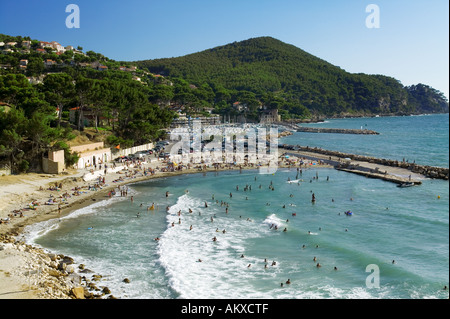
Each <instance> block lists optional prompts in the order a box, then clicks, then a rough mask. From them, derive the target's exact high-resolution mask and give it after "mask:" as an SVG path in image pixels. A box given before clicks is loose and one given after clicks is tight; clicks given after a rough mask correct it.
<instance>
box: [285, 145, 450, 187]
mask: <svg viewBox="0 0 450 319" xmlns="http://www.w3.org/2000/svg"><path fill="white" fill-rule="evenodd" d="M279 147H280V148H282V149H286V150H294V151H303V152H311V153H317V154H321V155H326V156H330V157H331V156H333V157H338V158H341V159H345V158H349V159H351V160H354V161H361V162H368V163H375V164H379V165H385V166H391V167H399V168H404V169H408V170H410V171H411V172H413V173H417V174H421V175H423V176H425V177H428V178H435V179H443V180H448V179H449V169H448V168H444V167H436V166H428V165H418V164H415V163H408V162H403V161H396V160H389V159H383V158H376V157H371V156H363V155H355V154H350V153H342V152H338V151H330V150H325V149H322V148H318V147H313V148H312V147H309V146H300V145H288V144H283V145H280V146H279Z"/></svg>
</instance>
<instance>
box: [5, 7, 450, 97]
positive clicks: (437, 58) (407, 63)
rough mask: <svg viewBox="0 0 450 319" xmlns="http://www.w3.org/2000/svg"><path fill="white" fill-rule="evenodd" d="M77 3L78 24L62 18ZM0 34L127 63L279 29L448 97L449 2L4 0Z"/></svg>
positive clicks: (308, 45)
mask: <svg viewBox="0 0 450 319" xmlns="http://www.w3.org/2000/svg"><path fill="white" fill-rule="evenodd" d="M71 3H73V4H76V5H78V6H79V8H80V28H78V29H75V28H72V29H69V28H67V27H66V24H65V21H66V17H67V16H68V15H69V13H66V12H65V9H66V6H67V5H68V4H71ZM369 4H376V5H377V6H378V7H379V8H380V28H372V29H369V28H367V27H366V17H367V16H368V15H369V14H370V13H366V6H367V5H369ZM0 33H4V34H9V35H22V36H30V37H31V38H32V39H38V40H42V41H58V42H60V43H61V44H62V45H69V44H70V45H74V46H78V45H79V46H82V47H83V49H84V51H89V50H92V51H95V52H99V53H102V54H104V55H105V56H108V57H109V58H112V59H115V60H123V61H135V60H143V59H155V58H164V57H175V56H182V55H185V54H189V53H194V52H199V51H202V50H206V49H209V48H212V47H215V46H219V45H224V44H228V43H231V42H234V41H241V40H245V39H249V38H253V37H259V36H272V37H274V38H277V39H279V40H281V41H283V42H286V43H289V44H293V45H295V46H297V47H299V48H301V49H303V50H305V51H307V52H309V53H311V54H313V55H315V56H317V57H319V58H321V59H324V60H326V61H328V62H330V63H332V64H335V65H338V66H340V67H341V68H343V69H344V70H346V71H348V72H352V73H359V72H362V73H368V74H384V75H388V76H392V77H395V78H396V79H398V80H400V81H401V82H402V84H403V85H411V84H417V83H424V84H428V85H431V86H433V87H434V88H436V89H438V90H440V91H442V92H444V94H445V95H446V96H447V97H449V3H448V1H447V0H367V1H365V0H333V1H331V0H328V1H325V0H310V1H306V0H305V1H304V0H276V1H275V0H240V1H237V0H228V1H227V0H159V1H154V0H126V1H125V0H121V1H118V0H90V1H88V0H67V1H65V0H39V1H36V0H28V1H25V0H1V2H0Z"/></svg>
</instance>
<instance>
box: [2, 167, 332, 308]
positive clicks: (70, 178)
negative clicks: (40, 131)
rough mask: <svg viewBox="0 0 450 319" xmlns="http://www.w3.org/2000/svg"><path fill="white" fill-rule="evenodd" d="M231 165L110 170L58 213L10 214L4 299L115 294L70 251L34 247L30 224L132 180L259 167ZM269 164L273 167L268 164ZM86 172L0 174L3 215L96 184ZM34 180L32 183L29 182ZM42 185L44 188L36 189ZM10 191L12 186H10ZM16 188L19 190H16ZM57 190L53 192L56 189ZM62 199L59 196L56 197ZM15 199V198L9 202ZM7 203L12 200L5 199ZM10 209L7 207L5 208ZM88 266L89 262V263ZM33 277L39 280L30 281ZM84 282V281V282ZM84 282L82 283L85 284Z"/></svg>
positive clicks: (43, 208)
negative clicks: (57, 185)
mask: <svg viewBox="0 0 450 319" xmlns="http://www.w3.org/2000/svg"><path fill="white" fill-rule="evenodd" d="M308 161H310V162H311V163H312V162H316V163H318V164H319V165H315V166H314V168H319V167H330V168H331V167H332V166H329V165H326V164H324V163H321V161H320V159H317V160H315V161H312V160H308ZM161 164H163V162H160V161H159V160H158V161H156V162H150V163H147V165H145V166H144V168H147V169H148V168H153V169H154V168H156V167H159V166H161ZM223 165H224V166H225V167H221V168H217V169H216V168H214V167H209V168H206V166H205V167H204V168H201V169H200V168H199V167H198V166H196V167H195V168H189V169H188V168H186V169H183V170H179V171H178V170H176V171H168V172H164V171H158V172H156V173H155V174H148V175H144V174H143V173H142V170H141V169H136V168H128V169H127V171H126V172H130V171H131V172H134V174H133V175H131V176H128V173H113V174H111V173H107V174H106V175H105V186H104V187H102V188H101V189H98V190H95V191H92V190H90V191H89V190H88V191H87V192H86V191H83V192H82V193H81V194H80V196H71V197H70V202H69V203H68V204H66V205H64V206H61V209H60V212H59V213H58V205H40V206H37V209H36V210H34V211H33V210H25V211H24V212H23V217H20V216H17V217H10V218H9V222H8V223H1V224H0V299H10V298H11V299H85V298H104V297H105V296H106V298H112V299H114V298H115V297H114V296H113V293H114V292H112V293H111V292H110V291H109V289H108V288H107V287H103V290H102V289H100V288H98V287H97V285H98V286H99V285H100V284H101V274H91V278H90V279H88V278H87V277H86V276H85V275H84V273H83V269H79V270H78V272H79V273H77V270H76V269H74V265H75V262H74V261H73V259H72V258H71V257H69V256H63V255H57V254H55V253H50V252H48V251H46V250H45V249H43V248H40V247H34V246H32V245H29V244H27V243H25V242H24V236H25V234H24V231H25V228H26V227H27V226H30V225H33V224H37V223H40V222H45V221H49V220H52V219H57V218H61V217H65V216H68V215H70V214H71V213H72V212H74V211H77V210H79V209H81V208H84V207H87V206H90V205H92V204H94V203H95V202H98V201H103V200H107V199H109V195H108V193H109V192H110V191H113V190H116V189H117V188H118V187H122V186H124V185H128V184H135V183H139V182H145V181H148V180H151V179H155V178H166V177H173V176H178V175H185V174H198V173H210V172H224V171H238V170H250V169H256V170H257V169H259V168H260V167H257V166H247V165H246V166H241V167H240V166H234V165H225V164H223ZM262 167H267V166H262ZM289 167H291V168H292V167H298V165H292V163H291V162H290V161H287V162H286V160H285V162H283V161H280V163H279V165H278V166H277V168H289ZM83 173H84V170H83V171H81V172H80V171H78V172H71V174H70V175H62V176H61V175H60V176H48V174H27V176H20V175H18V176H7V177H6V178H5V177H0V191H2V190H3V192H1V195H0V196H1V197H0V202H3V204H2V205H1V206H0V209H1V210H0V219H4V218H5V216H7V215H6V214H8V215H11V213H10V212H11V211H12V210H14V209H18V208H22V207H25V206H26V205H27V203H30V201H32V200H35V201H38V202H42V201H45V200H46V199H47V198H48V197H49V192H54V193H55V192H56V193H55V195H60V194H63V192H66V193H67V192H72V191H73V189H74V188H73V187H79V186H78V185H77V184H79V185H81V184H83V186H81V188H82V189H83V190H84V189H85V188H86V184H87V185H88V186H87V187H88V188H90V185H91V184H93V182H92V181H84V180H83V179H82V178H81V177H82V175H83ZM124 175H125V176H128V177H125V178H123V180H121V181H117V182H114V181H116V180H117V179H118V178H119V177H124ZM54 183H60V184H63V185H62V189H61V190H60V191H49V190H47V188H48V187H49V185H52V184H54ZM26 185H29V186H28V187H24V186H26ZM40 187H42V188H45V189H44V190H36V189H39V188H40ZM6 190H8V191H6ZM14 191H16V193H15V192H14ZM50 194H52V193H50ZM54 197H55V198H56V196H54ZM7 198H9V203H7ZM5 203H6V204H5ZM5 211H6V212H5ZM83 267H84V265H83ZM31 281H33V284H31V283H30V282H31ZM82 281H83V282H82ZM80 287H81V288H80Z"/></svg>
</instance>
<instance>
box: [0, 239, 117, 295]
mask: <svg viewBox="0 0 450 319" xmlns="http://www.w3.org/2000/svg"><path fill="white" fill-rule="evenodd" d="M16 235H17V236H14V235H9V234H3V235H0V257H1V258H2V259H4V260H8V258H11V259H12V260H15V262H14V263H12V264H11V268H10V269H6V270H2V272H3V275H4V276H5V277H14V278H15V279H16V280H19V281H20V282H21V283H22V288H21V289H15V287H3V288H2V290H3V289H8V288H9V289H8V291H4V292H2V293H1V295H3V297H5V298H17V296H18V295H22V296H23V295H24V294H25V295H28V296H29V297H31V298H33V297H34V298H37V299H104V298H108V299H115V297H114V296H113V295H112V294H111V291H110V290H109V288H108V287H106V286H104V285H102V284H101V279H102V276H101V275H99V274H95V273H94V272H93V271H91V270H89V269H87V268H85V267H84V265H83V264H80V265H78V266H76V265H75V261H74V260H73V258H71V257H69V256H65V255H61V254H59V255H57V254H53V253H48V252H46V251H45V250H43V249H41V248H37V247H33V246H31V245H28V244H25V243H24V242H21V241H19V240H17V238H18V234H16ZM18 257H19V258H18ZM25 298H26V297H25Z"/></svg>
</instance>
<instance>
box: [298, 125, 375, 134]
mask: <svg viewBox="0 0 450 319" xmlns="http://www.w3.org/2000/svg"><path fill="white" fill-rule="evenodd" d="M297 132H305V133H337V134H363V135H379V134H380V133H378V132H376V131H372V130H360V129H346V128H315V127H302V126H299V127H298V128H297Z"/></svg>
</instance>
